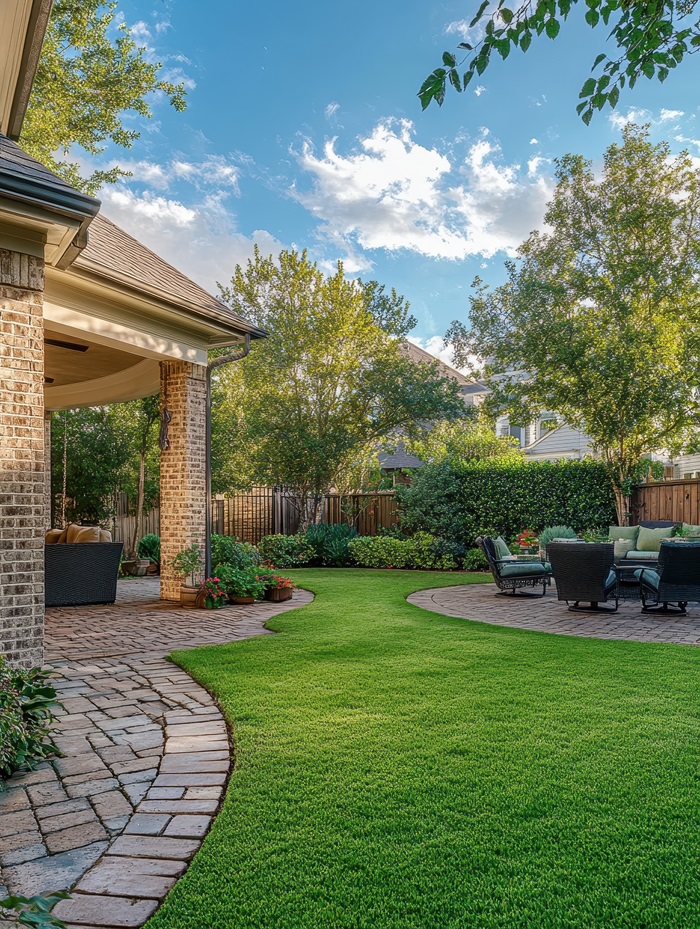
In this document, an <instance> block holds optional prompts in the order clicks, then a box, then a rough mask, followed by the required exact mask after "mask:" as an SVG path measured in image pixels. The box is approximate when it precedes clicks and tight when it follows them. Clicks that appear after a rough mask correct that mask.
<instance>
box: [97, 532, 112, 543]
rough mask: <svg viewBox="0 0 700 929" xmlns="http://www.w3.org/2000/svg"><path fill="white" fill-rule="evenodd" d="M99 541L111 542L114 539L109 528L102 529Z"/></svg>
mask: <svg viewBox="0 0 700 929" xmlns="http://www.w3.org/2000/svg"><path fill="white" fill-rule="evenodd" d="M99 541H100V542H111V541H112V533H111V532H110V531H109V529H100V539H99Z"/></svg>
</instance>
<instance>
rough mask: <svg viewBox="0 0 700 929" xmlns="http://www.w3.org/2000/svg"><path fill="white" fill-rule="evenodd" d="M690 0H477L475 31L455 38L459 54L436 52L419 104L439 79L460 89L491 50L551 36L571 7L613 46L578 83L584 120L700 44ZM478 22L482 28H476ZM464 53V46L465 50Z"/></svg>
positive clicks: (439, 92) (437, 91)
mask: <svg viewBox="0 0 700 929" xmlns="http://www.w3.org/2000/svg"><path fill="white" fill-rule="evenodd" d="M695 6H696V2H695V0H681V2H674V0H650V2H643V3H641V2H634V0H585V4H584V3H582V2H580V0H526V2H525V3H522V4H521V5H520V6H518V7H516V8H514V9H510V8H509V7H507V6H505V4H504V0H499V2H498V3H497V4H496V3H492V2H490V0H484V2H483V3H482V4H481V6H480V7H479V9H478V10H477V13H476V15H475V17H474V18H473V20H472V21H471V23H470V24H469V25H470V28H471V29H474V30H475V31H476V34H481V36H482V37H481V38H480V39H478V41H475V42H474V44H472V43H470V42H461V43H460V45H459V49H460V51H459V52H458V54H460V55H462V58H461V60H459V61H458V60H457V55H455V54H454V53H453V52H449V51H446V52H443V55H442V64H441V65H440V66H439V67H437V68H435V70H434V71H433V72H432V73H431V74H429V75H428V77H427V78H426V79H425V81H424V82H423V85H422V86H421V88H420V91H419V92H418V96H419V98H420V101H421V104H422V106H423V109H425V108H426V107H427V106H429V104H430V103H431V102H432V101H433V100H434V101H435V102H436V103H437V104H438V105H440V106H442V103H443V101H444V99H445V91H446V88H447V86H448V85H449V86H451V87H453V88H454V89H455V90H456V91H458V92H461V91H462V90H465V89H466V88H467V86H468V85H469V83H470V81H471V80H472V78H473V77H474V75H482V74H483V73H484V71H485V70H486V68H487V67H488V66H489V63H490V61H491V57H492V55H494V53H495V55H494V57H496V56H499V57H500V58H507V57H508V55H509V54H510V52H511V51H512V50H513V49H516V48H519V49H520V50H521V51H522V52H526V51H527V50H528V49H529V48H530V44H531V42H532V39H533V36H540V35H545V36H547V37H548V38H550V39H556V37H557V36H558V35H559V32H560V30H561V26H562V24H563V23H564V22H565V21H566V20H567V19H568V18H569V14H570V13H571V12H572V11H575V12H576V13H579V12H580V13H581V15H582V17H583V19H584V20H585V22H586V23H587V24H588V25H589V26H590V27H591V28H593V29H595V28H599V30H600V31H603V30H605V31H606V33H607V38H608V40H612V42H613V43H614V46H615V52H614V54H613V56H612V57H608V55H607V54H606V53H605V52H601V53H600V54H599V55H598V56H597V57H596V59H595V61H594V63H593V68H592V71H596V69H599V73H598V76H595V77H589V78H588V79H587V80H586V82H585V83H584V85H583V87H582V88H581V93H580V95H579V97H580V99H581V103H579V105H578V107H577V110H578V112H579V114H580V115H581V117H582V119H583V120H584V122H585V123H589V122H590V121H591V118H592V116H593V113H594V111H595V110H601V109H602V108H603V107H604V106H605V105H606V104H608V105H609V106H611V107H615V106H616V105H617V102H618V100H619V97H620V91H621V90H622V89H623V88H624V87H625V86H627V87H630V88H632V87H634V85H635V84H636V82H637V80H638V79H639V78H640V77H646V78H649V79H651V78H654V77H655V78H657V79H658V80H659V81H662V82H663V81H665V80H666V78H667V77H668V75H669V73H670V72H671V71H672V70H673V69H674V68H676V67H677V66H678V65H679V64H680V63H681V62H682V61H683V59H684V58H685V56H686V55H691V54H693V53H694V52H696V51H697V50H698V48H699V47H700V20H697V19H696V18H695V16H694V11H695ZM482 30H483V32H482ZM465 53H466V54H465Z"/></svg>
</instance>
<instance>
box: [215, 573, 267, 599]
mask: <svg viewBox="0 0 700 929" xmlns="http://www.w3.org/2000/svg"><path fill="white" fill-rule="evenodd" d="M217 577H218V578H219V581H220V584H221V586H222V587H223V588H224V590H225V591H226V593H227V594H229V596H232V597H255V599H256V600H261V599H262V598H263V596H264V595H265V583H264V582H263V581H261V580H259V579H258V575H257V570H256V568H255V567H254V566H252V565H249V566H248V567H245V568H237V567H234V566H233V565H221V567H220V569H219V571H218V572H217Z"/></svg>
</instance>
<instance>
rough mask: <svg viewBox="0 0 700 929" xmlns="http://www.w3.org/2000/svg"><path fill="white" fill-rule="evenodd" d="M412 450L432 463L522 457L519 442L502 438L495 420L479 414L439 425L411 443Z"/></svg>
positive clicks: (409, 445) (409, 446)
mask: <svg viewBox="0 0 700 929" xmlns="http://www.w3.org/2000/svg"><path fill="white" fill-rule="evenodd" d="M408 450H409V451H410V452H411V454H412V455H416V456H417V457H418V458H420V459H422V460H423V461H425V462H426V463H429V464H439V463H440V462H441V461H455V462H460V461H462V462H463V461H484V460H486V459H492V458H496V459H502V458H513V457H514V458H521V457H522V452H521V451H520V446H519V445H518V441H517V439H514V438H513V437H512V436H498V435H496V432H495V430H494V424H493V420H492V419H491V418H490V417H487V416H481V415H479V414H478V413H475V414H473V415H471V416H467V417H465V418H464V419H461V420H458V421H456V422H445V421H443V422H439V423H435V425H434V426H433V427H432V428H430V429H428V430H427V431H426V432H425V433H423V434H421V435H419V436H417V437H416V438H414V439H412V440H411V441H410V442H409V443H408Z"/></svg>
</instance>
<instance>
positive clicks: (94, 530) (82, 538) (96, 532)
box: [68, 526, 100, 543]
mask: <svg viewBox="0 0 700 929" xmlns="http://www.w3.org/2000/svg"><path fill="white" fill-rule="evenodd" d="M68 541H73V542H79V543H82V542H99V541H100V529H99V527H98V526H79V527H78V531H77V532H76V533H75V535H74V537H73V539H72V540H71V538H70V533H68Z"/></svg>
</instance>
